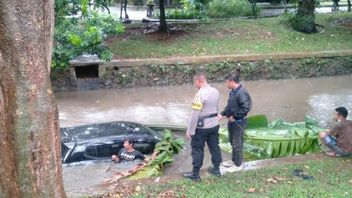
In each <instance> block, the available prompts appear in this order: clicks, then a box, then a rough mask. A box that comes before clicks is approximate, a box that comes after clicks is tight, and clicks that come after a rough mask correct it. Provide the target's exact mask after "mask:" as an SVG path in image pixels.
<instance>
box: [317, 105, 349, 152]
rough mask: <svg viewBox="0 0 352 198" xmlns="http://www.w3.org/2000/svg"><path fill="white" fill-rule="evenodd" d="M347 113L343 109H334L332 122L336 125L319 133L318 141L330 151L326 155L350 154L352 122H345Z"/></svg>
mask: <svg viewBox="0 0 352 198" xmlns="http://www.w3.org/2000/svg"><path fill="white" fill-rule="evenodd" d="M347 115H348V111H347V109H346V108H345V107H338V108H336V109H335V117H334V120H335V121H337V124H336V125H335V126H334V127H333V128H332V129H331V130H326V131H323V132H320V133H319V137H320V141H321V142H322V143H323V144H324V145H326V146H327V147H328V148H329V149H331V151H328V152H325V154H326V155H328V156H331V157H335V156H348V155H351V154H352V121H351V120H347V119H346V118H347Z"/></svg>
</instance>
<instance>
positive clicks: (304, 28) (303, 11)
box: [291, 0, 317, 33]
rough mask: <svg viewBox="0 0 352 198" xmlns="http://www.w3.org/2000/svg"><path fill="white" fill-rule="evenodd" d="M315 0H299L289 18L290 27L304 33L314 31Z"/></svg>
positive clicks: (315, 29)
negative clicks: (295, 10)
mask: <svg viewBox="0 0 352 198" xmlns="http://www.w3.org/2000/svg"><path fill="white" fill-rule="evenodd" d="M314 10H315V1H314V0H300V1H299V3H298V10H297V13H296V15H295V17H293V19H292V20H291V24H292V27H293V28H294V29H295V30H297V31H299V32H304V33H315V32H317V28H316V25H315V15H314Z"/></svg>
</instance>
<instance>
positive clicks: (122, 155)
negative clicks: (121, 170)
mask: <svg viewBox="0 0 352 198" xmlns="http://www.w3.org/2000/svg"><path fill="white" fill-rule="evenodd" d="M133 145H134V141H133V139H126V140H125V141H124V142H123V148H122V149H120V151H119V153H118V155H113V156H112V157H111V160H112V161H114V162H121V161H123V160H124V161H132V160H135V159H141V160H145V157H144V155H143V154H142V153H141V152H139V151H137V150H135V149H134V148H133Z"/></svg>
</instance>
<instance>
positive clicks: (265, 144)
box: [219, 115, 322, 159]
mask: <svg viewBox="0 0 352 198" xmlns="http://www.w3.org/2000/svg"><path fill="white" fill-rule="evenodd" d="M253 117H254V118H251V117H249V118H248V120H250V122H248V123H250V126H249V127H247V128H246V132H245V133H246V134H245V136H244V151H245V155H246V156H252V157H256V158H257V159H262V158H275V157H284V156H292V155H296V154H305V153H307V152H315V151H317V150H319V141H318V133H319V131H321V130H322V129H320V128H319V127H318V122H317V121H315V120H314V119H313V118H311V117H308V116H306V117H305V119H304V120H305V122H294V123H289V122H285V121H284V120H282V119H277V120H274V121H272V122H271V123H269V124H267V123H266V122H267V119H266V117H265V115H259V116H253ZM265 120H266V122H265ZM256 121H258V124H256V123H255V122H256ZM219 137H220V138H219V139H220V148H221V149H222V150H224V151H225V152H232V148H231V146H230V145H229V144H228V132H227V129H226V128H220V130H219Z"/></svg>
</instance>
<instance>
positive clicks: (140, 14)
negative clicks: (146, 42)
mask: <svg viewBox="0 0 352 198" xmlns="http://www.w3.org/2000/svg"><path fill="white" fill-rule="evenodd" d="M110 11H111V13H112V14H113V15H115V16H116V17H117V18H118V17H120V7H119V6H111V7H110ZM284 11H285V10H284V9H283V8H262V10H261V12H260V16H261V17H270V16H278V15H280V14H283V13H284ZM288 11H289V12H294V11H295V9H294V8H289V9H288ZM315 11H316V12H317V13H330V12H331V7H319V8H316V9H315ZM340 11H347V6H342V7H340ZM127 13H128V15H129V18H130V19H131V20H142V19H143V18H147V16H146V14H147V8H146V7H128V8H127ZM123 16H124V15H123Z"/></svg>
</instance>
